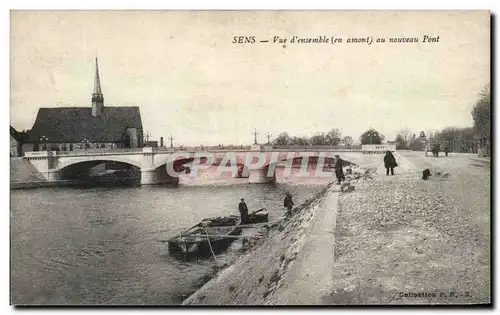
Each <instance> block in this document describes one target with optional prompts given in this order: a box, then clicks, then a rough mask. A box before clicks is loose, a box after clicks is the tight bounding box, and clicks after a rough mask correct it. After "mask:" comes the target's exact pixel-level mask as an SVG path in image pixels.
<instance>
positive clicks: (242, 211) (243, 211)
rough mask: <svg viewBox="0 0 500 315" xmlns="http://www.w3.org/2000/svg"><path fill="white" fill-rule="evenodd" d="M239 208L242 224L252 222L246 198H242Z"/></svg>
mask: <svg viewBox="0 0 500 315" xmlns="http://www.w3.org/2000/svg"><path fill="white" fill-rule="evenodd" d="M238 210H239V211H240V216H241V224H247V223H250V217H249V216H248V207H247V204H246V203H245V199H244V198H241V201H240V204H239V205H238Z"/></svg>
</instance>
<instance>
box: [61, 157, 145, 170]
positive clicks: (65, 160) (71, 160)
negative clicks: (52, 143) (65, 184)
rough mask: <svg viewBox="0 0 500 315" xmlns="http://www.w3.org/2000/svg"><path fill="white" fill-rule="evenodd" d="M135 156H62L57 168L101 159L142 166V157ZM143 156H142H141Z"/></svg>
mask: <svg viewBox="0 0 500 315" xmlns="http://www.w3.org/2000/svg"><path fill="white" fill-rule="evenodd" d="M134 157H135V156H130V155H126V154H123V155H111V156H75V157H60V158H59V159H58V161H57V168H58V169H60V170H62V169H64V168H67V167H69V166H71V165H74V164H80V163H88V162H94V161H99V163H98V164H100V163H105V162H118V163H124V164H129V165H133V166H135V167H137V168H139V169H140V168H142V161H141V159H138V158H134ZM141 158H142V156H141Z"/></svg>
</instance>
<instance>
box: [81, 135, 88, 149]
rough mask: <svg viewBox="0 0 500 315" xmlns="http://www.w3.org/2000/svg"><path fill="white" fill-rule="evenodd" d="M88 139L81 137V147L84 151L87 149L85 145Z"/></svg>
mask: <svg viewBox="0 0 500 315" xmlns="http://www.w3.org/2000/svg"><path fill="white" fill-rule="evenodd" d="M88 143H89V141H88V140H87V138H83V140H82V144H83V149H84V150H85V151H87V145H88Z"/></svg>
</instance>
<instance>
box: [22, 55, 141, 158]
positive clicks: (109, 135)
mask: <svg viewBox="0 0 500 315" xmlns="http://www.w3.org/2000/svg"><path fill="white" fill-rule="evenodd" d="M95 62H96V68H95V78H94V91H93V93H92V107H57V108H40V109H39V110H38V115H37V117H36V120H35V124H34V125H33V128H32V129H31V130H30V131H29V140H30V142H32V143H33V150H34V151H38V150H51V151H80V150H87V149H97V148H99V149H104V148H110V149H111V148H117V149H118V148H119V149H123V148H140V147H142V146H143V130H142V121H141V113H140V110H139V107H137V106H131V107H116V106H108V107H105V106H104V96H103V94H102V90H101V81H100V78H99V66H98V63H97V58H96V60H95Z"/></svg>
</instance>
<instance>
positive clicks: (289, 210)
mask: <svg viewBox="0 0 500 315" xmlns="http://www.w3.org/2000/svg"><path fill="white" fill-rule="evenodd" d="M283 205H284V206H285V208H286V214H287V215H290V214H292V208H293V200H292V194H290V193H289V192H287V193H286V196H285V200H284V202H283Z"/></svg>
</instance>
